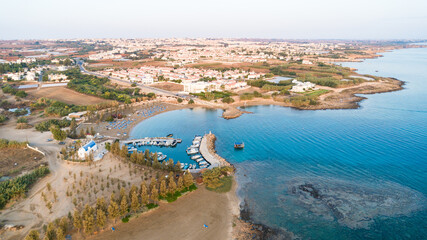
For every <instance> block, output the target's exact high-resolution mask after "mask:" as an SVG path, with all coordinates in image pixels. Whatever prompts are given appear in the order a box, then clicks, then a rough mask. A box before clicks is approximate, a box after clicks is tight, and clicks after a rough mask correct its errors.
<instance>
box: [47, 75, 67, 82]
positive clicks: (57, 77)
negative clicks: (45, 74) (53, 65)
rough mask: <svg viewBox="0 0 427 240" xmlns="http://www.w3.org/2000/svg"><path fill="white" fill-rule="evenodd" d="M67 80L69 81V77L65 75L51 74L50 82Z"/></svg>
mask: <svg viewBox="0 0 427 240" xmlns="http://www.w3.org/2000/svg"><path fill="white" fill-rule="evenodd" d="M66 80H67V75H65V74H49V81H52V82H62V81H66Z"/></svg>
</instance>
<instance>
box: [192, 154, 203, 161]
mask: <svg viewBox="0 0 427 240" xmlns="http://www.w3.org/2000/svg"><path fill="white" fill-rule="evenodd" d="M201 157H202V155H200V154H197V155H194V156H191V160H195V159H198V158H201Z"/></svg>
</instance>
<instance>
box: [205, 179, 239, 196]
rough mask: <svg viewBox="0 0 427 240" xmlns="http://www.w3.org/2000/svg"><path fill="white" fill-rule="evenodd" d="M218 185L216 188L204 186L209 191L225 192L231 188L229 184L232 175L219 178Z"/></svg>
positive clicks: (231, 180)
mask: <svg viewBox="0 0 427 240" xmlns="http://www.w3.org/2000/svg"><path fill="white" fill-rule="evenodd" d="M219 182H220V184H221V185H220V186H219V187H217V188H209V187H206V189H208V190H209V191H214V192H218V193H225V192H229V191H230V190H231V186H232V185H233V177H232V176H225V177H222V178H221V179H219Z"/></svg>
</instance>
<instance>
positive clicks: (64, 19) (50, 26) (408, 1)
mask: <svg viewBox="0 0 427 240" xmlns="http://www.w3.org/2000/svg"><path fill="white" fill-rule="evenodd" d="M0 3H1V4H0V6H1V9H2V11H1V12H0V39H3V40H4V39H52V38H53V39H63V38H170V37H177V38H183V37H190V38H195V37H211V38H221V37H226V38H280V39H427V0H353V1H349V0H291V1H290V0H274V1H273V0H256V1H255V0H215V1H213V0H150V1H147V0H74V1H64V0H0Z"/></svg>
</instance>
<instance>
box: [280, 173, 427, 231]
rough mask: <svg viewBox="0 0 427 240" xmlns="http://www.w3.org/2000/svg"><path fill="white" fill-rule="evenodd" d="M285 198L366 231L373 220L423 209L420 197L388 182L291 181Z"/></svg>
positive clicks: (421, 197)
mask: <svg viewBox="0 0 427 240" xmlns="http://www.w3.org/2000/svg"><path fill="white" fill-rule="evenodd" d="M288 194H289V195H291V196H294V197H295V198H294V201H296V203H297V204H298V205H302V206H303V207H304V208H306V209H307V210H309V211H310V212H312V213H314V214H317V215H321V216H323V217H325V218H327V219H331V220H332V219H336V220H337V221H338V222H339V223H340V224H342V225H345V226H347V227H349V228H353V229H357V228H365V229H368V228H369V225H370V224H371V223H372V222H373V221H374V218H376V217H395V216H403V215H409V214H410V213H412V212H415V211H419V210H421V209H423V208H425V205H426V199H425V197H424V196H423V194H421V193H419V192H417V191H415V190H412V189H410V188H407V187H404V186H401V185H398V184H395V183H388V182H377V183H360V182H359V183H358V182H350V181H343V180H337V179H321V178H319V179H316V178H313V179H292V180H291V181H289V182H288Z"/></svg>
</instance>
